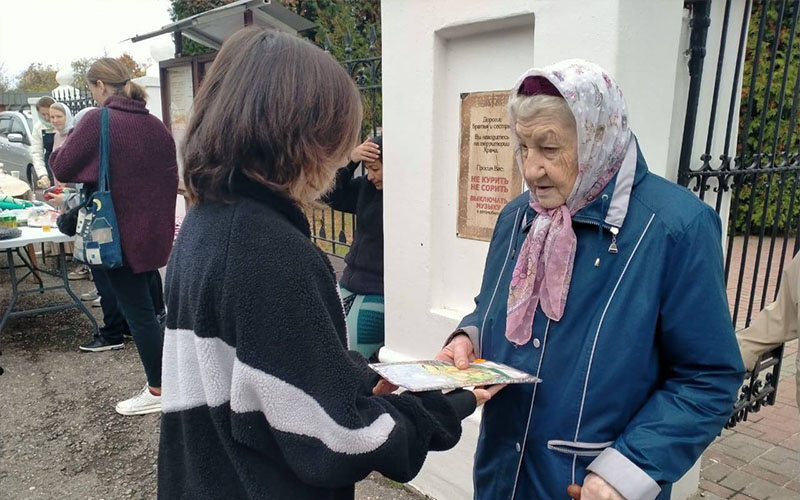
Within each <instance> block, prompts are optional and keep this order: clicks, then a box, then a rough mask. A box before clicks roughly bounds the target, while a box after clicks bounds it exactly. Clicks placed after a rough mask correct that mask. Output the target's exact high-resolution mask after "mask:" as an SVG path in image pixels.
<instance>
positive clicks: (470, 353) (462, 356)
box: [435, 334, 475, 370]
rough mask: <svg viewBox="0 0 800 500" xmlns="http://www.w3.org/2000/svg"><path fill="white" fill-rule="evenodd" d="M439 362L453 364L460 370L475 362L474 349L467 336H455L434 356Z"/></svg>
mask: <svg viewBox="0 0 800 500" xmlns="http://www.w3.org/2000/svg"><path fill="white" fill-rule="evenodd" d="M435 359H438V360H439V361H448V362H450V363H453V364H454V365H456V367H458V368H459V369H460V370H464V369H466V368H467V367H468V366H469V364H470V363H471V362H473V361H475V348H474V347H473V345H472V341H471V340H470V339H469V337H468V336H467V334H462V335H456V336H455V337H453V340H451V341H450V343H449V344H447V345H446V346H445V347H444V349H442V350H441V352H439V354H437V355H436V358H435Z"/></svg>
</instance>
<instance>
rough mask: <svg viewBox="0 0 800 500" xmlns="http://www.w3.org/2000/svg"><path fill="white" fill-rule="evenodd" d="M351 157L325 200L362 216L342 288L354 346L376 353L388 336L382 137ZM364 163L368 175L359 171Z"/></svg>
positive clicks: (369, 354) (367, 354) (368, 353)
mask: <svg viewBox="0 0 800 500" xmlns="http://www.w3.org/2000/svg"><path fill="white" fill-rule="evenodd" d="M349 160H350V163H348V164H347V166H346V167H343V168H341V169H339V171H338V172H337V174H336V183H335V185H334V189H333V191H331V192H330V193H329V194H328V195H326V196H325V198H324V201H325V202H327V203H328V205H330V206H331V207H332V208H333V209H335V210H340V211H342V212H348V213H353V214H356V216H357V217H358V226H357V228H356V231H355V234H354V235H353V245H352V246H351V247H350V251H349V252H347V255H346V256H345V258H344V261H345V264H346V266H345V268H344V272H343V273H342V279H341V280H340V282H339V289H340V291H341V294H342V301H343V303H344V310H345V314H346V315H347V331H348V333H349V346H350V349H353V350H354V351H358V352H360V353H361V354H362V355H363V356H364V357H365V358H373V359H375V358H376V357H377V352H378V349H380V347H381V346H382V345H383V339H384V321H383V311H384V309H383V138H382V137H381V136H376V137H373V138H371V139H367V140H366V141H364V142H363V143H362V144H360V145H359V146H358V147H356V148H355V149H353V151H351V152H350V155H349ZM362 163H363V165H364V170H365V172H366V175H362V176H359V177H354V174H355V172H356V169H357V168H358V166H359V164H362Z"/></svg>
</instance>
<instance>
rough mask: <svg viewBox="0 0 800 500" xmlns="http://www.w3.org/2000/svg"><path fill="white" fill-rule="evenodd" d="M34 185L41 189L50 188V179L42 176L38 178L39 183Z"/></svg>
mask: <svg viewBox="0 0 800 500" xmlns="http://www.w3.org/2000/svg"><path fill="white" fill-rule="evenodd" d="M36 184H37V185H38V186H39V187H40V188H42V189H47V188H49V187H50V178H49V177H47V176H46V175H43V176H41V177H39V181H38V182H37V183H36Z"/></svg>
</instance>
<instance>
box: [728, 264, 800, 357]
mask: <svg viewBox="0 0 800 500" xmlns="http://www.w3.org/2000/svg"><path fill="white" fill-rule="evenodd" d="M799 279H800V255H798V256H795V258H793V259H792V262H791V263H790V264H789V266H788V267H787V268H786V269H784V270H783V276H782V278H781V286H780V289H779V290H778V297H777V298H776V299H775V302H773V303H772V304H770V305H768V306H767V307H765V308H764V309H763V310H762V311H761V312H759V313H758V314H757V315H756V317H755V318H753V321H752V322H751V323H750V326H749V327H747V328H745V329H744V330H742V331H740V332H739V333H737V334H736V337H737V339H738V340H739V348H740V349H741V351H742V358H743V359H744V365H745V367H746V368H747V369H748V370H752V369H753V368H754V367H755V364H756V362H757V361H758V358H759V357H760V356H761V355H762V354H764V353H765V352H767V351H769V350H771V349H774V348H775V347H778V346H779V345H781V344H783V343H784V342H789V341H790V340H794V339H796V338H797V283H798V280H799Z"/></svg>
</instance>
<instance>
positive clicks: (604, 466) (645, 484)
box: [586, 448, 661, 500]
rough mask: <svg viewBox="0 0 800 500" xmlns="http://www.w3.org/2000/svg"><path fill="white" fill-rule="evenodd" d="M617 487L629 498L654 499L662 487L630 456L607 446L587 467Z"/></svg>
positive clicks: (638, 499) (637, 499)
mask: <svg viewBox="0 0 800 500" xmlns="http://www.w3.org/2000/svg"><path fill="white" fill-rule="evenodd" d="M586 469H587V470H589V471H591V472H594V473H595V474H597V475H598V476H600V477H601V478H603V480H605V482H607V483H608V484H610V485H611V486H613V487H614V489H616V490H617V491H618V492H619V493H620V495H622V496H623V497H624V498H626V499H627V500H654V499H655V498H656V497H657V496H658V494H659V493H661V487H660V486H659V485H658V483H656V482H655V481H654V480H653V478H652V477H650V476H649V475H648V474H647V473H646V472H645V471H643V470H642V469H640V468H639V467H638V466H637V465H636V464H634V463H633V462H631V461H630V460H629V459H628V457H626V456H625V455H623V454H622V453H620V452H619V451H617V450H615V449H614V448H606V449H605V450H603V452H602V453H601V454H600V455H598V456H597V458H595V459H594V460H593V461H592V463H590V464H589V466H588V467H587V468H586Z"/></svg>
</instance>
